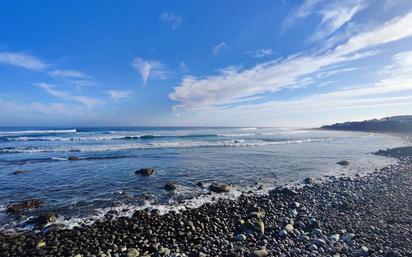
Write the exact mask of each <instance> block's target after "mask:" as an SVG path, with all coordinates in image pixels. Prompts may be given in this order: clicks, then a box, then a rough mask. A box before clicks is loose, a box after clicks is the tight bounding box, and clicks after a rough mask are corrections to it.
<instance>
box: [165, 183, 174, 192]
mask: <svg viewBox="0 0 412 257" xmlns="http://www.w3.org/2000/svg"><path fill="white" fill-rule="evenodd" d="M165 189H166V190H167V191H173V190H176V189H177V185H176V183H173V182H169V183H167V184H166V185H165Z"/></svg>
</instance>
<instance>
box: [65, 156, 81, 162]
mask: <svg viewBox="0 0 412 257" xmlns="http://www.w3.org/2000/svg"><path fill="white" fill-rule="evenodd" d="M67 160H69V161H78V160H80V158H79V157H77V156H69V157H68V158H67Z"/></svg>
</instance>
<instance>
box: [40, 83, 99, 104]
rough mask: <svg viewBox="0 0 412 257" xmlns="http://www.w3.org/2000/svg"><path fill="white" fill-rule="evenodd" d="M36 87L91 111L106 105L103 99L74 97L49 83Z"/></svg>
mask: <svg viewBox="0 0 412 257" xmlns="http://www.w3.org/2000/svg"><path fill="white" fill-rule="evenodd" d="M35 85H36V86H37V87H39V88H41V89H43V90H44V91H46V92H47V93H48V94H49V95H52V96H54V97H57V98H60V99H62V100H64V101H71V102H78V103H81V104H83V105H84V106H86V107H87V108H89V109H91V108H93V107H96V106H98V105H101V104H103V103H104V101H103V100H101V99H98V98H95V97H90V96H82V95H73V94H71V93H69V92H67V91H62V90H59V89H57V87H56V86H54V85H50V84H47V83H37V84H35Z"/></svg>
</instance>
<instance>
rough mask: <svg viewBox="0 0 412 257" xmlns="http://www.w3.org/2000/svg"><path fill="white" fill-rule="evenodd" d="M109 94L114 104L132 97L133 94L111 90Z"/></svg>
mask: <svg viewBox="0 0 412 257" xmlns="http://www.w3.org/2000/svg"><path fill="white" fill-rule="evenodd" d="M107 94H108V95H109V96H110V99H111V100H112V101H113V102H117V101H118V100H120V99H122V98H127V97H130V96H131V94H132V92H130V91H127V90H109V91H107Z"/></svg>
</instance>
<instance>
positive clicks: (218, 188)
mask: <svg viewBox="0 0 412 257" xmlns="http://www.w3.org/2000/svg"><path fill="white" fill-rule="evenodd" d="M209 190H210V191H212V192H215V193H227V192H229V191H230V185H227V184H217V183H213V184H211V185H210V186H209Z"/></svg>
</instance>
